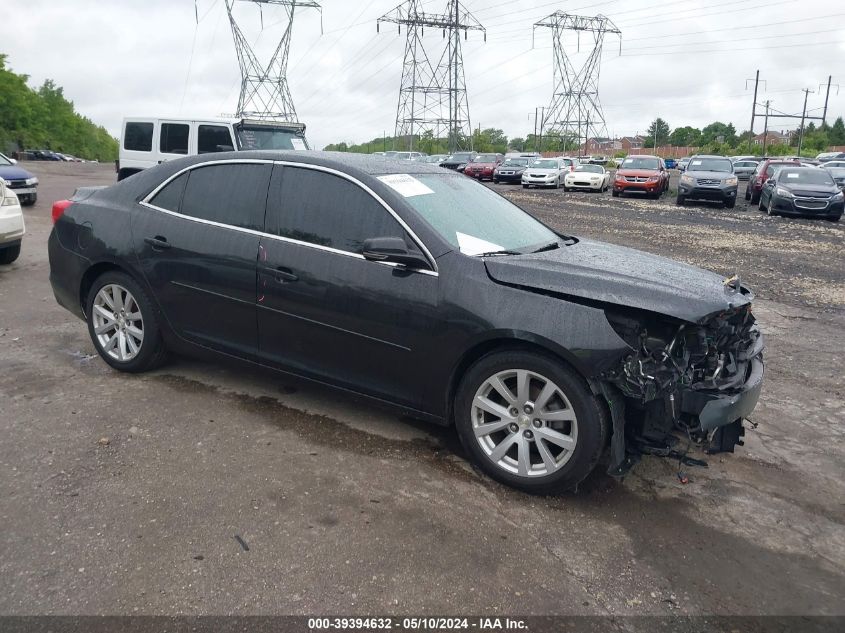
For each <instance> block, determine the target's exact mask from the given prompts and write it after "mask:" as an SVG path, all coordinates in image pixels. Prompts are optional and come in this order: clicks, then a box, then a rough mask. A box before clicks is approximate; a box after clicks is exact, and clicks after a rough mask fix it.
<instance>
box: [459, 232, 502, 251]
mask: <svg viewBox="0 0 845 633" xmlns="http://www.w3.org/2000/svg"><path fill="white" fill-rule="evenodd" d="M455 236H456V237H457V238H458V248H460V249H461V252H462V253H464V254H465V255H478V254H479V253H489V252H491V251H501V250H504V248H503V247H502V246H499V245H498V244H493V242H488V241H487V240H482V239H481V238H480V237H473V236H472V235H467V234H466V233H461V232H460V231H455Z"/></svg>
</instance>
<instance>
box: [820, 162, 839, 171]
mask: <svg viewBox="0 0 845 633" xmlns="http://www.w3.org/2000/svg"><path fill="white" fill-rule="evenodd" d="M820 167H822V168H823V169H832V168H840V169H841V168H842V167H845V160H829V161H827V162H825V163H821V165H820Z"/></svg>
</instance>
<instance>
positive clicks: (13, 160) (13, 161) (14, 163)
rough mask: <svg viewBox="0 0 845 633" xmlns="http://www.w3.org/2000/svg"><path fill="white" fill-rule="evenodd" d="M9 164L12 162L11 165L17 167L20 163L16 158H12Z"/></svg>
mask: <svg viewBox="0 0 845 633" xmlns="http://www.w3.org/2000/svg"><path fill="white" fill-rule="evenodd" d="M9 162H10V163H12V164H13V165H17V164H18V161H17V160H15V159H14V158H10V159H9Z"/></svg>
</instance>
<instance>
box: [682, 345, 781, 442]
mask: <svg viewBox="0 0 845 633" xmlns="http://www.w3.org/2000/svg"><path fill="white" fill-rule="evenodd" d="M763 369H764V364H763V358H762V354H760V355H758V356H757V357H755V358H752V359H751V360H750V367H749V374H748V378H746V380H745V384H743V385H742V387H740V388H739V389H738V390H736V391H733V392H730V393H723V392H718V391H694V390H692V389H690V390H687V391H683V392H682V393H681V407H680V408H681V413H686V414H689V415H691V416H693V417H697V418H698V420H699V424H700V429H701V431H703V432H705V433H707V432H709V431H712V430H714V429H717V428H719V427H721V426H726V425H728V424H732V423H734V422H736V421H737V420H742V419H743V418H747V417H748V416H750V415H751V412H752V411H754V407H756V406H757V401H758V400H759V399H760V390H761V389H762V388H763Z"/></svg>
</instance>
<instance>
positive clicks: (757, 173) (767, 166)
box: [745, 158, 801, 204]
mask: <svg viewBox="0 0 845 633" xmlns="http://www.w3.org/2000/svg"><path fill="white" fill-rule="evenodd" d="M783 165H791V166H793V167H800V166H801V163H799V162H798V161H797V160H777V159H772V158H767V159H766V160H764V161H762V162H761V163H760V164H759V165H757V169H755V170H754V173H753V174H751V177H750V178H749V179H748V186H747V187H746V188H745V199H746V200H749V201H750V202H751V204H757V203H758V202H760V192H761V191H762V190H763V185H765V184H766V181H767V180H768V179H769V178H771V177H772V176H774V175H775V172H776V171H777V170H778V169H779V168H780V167H782V166H783Z"/></svg>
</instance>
